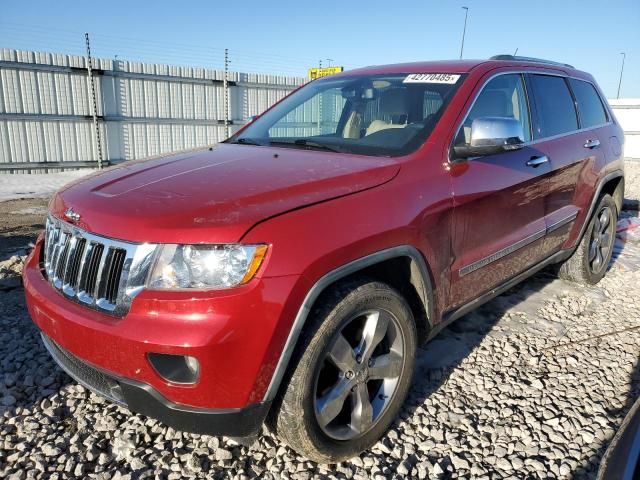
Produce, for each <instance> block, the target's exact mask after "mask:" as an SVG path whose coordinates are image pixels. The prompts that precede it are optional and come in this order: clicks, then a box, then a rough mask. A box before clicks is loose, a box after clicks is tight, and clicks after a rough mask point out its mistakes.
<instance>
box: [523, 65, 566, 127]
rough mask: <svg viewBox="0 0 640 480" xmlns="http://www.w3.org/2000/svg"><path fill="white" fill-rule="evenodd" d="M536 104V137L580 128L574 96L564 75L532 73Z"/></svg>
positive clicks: (532, 88) (531, 79) (531, 80)
mask: <svg viewBox="0 0 640 480" xmlns="http://www.w3.org/2000/svg"><path fill="white" fill-rule="evenodd" d="M529 79H530V82H531V90H532V93H533V97H534V99H535V105H536V113H537V115H536V125H535V128H534V137H535V138H545V137H552V136H554V135H560V134H563V133H568V132H572V131H575V130H577V129H578V117H577V115H576V109H575V105H574V103H573V97H572V96H571V92H570V91H569V87H568V86H567V83H566V81H565V79H564V77H557V76H552V75H531V76H530V77H529Z"/></svg>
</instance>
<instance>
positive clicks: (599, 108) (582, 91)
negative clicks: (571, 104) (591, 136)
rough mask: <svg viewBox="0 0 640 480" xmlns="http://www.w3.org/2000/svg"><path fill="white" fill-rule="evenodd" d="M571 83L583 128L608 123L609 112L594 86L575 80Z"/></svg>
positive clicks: (571, 80)
mask: <svg viewBox="0 0 640 480" xmlns="http://www.w3.org/2000/svg"><path fill="white" fill-rule="evenodd" d="M569 83H570V84H571V89H572V90H573V95H574V96H575V97H576V103H577V104H578V112H579V113H580V123H581V127H582V128H589V127H595V126H597V125H602V124H604V123H607V112H606V111H605V109H604V106H603V105H602V100H600V95H598V92H596V89H595V88H594V86H593V85H591V84H590V83H589V82H583V81H582V80H576V79H575V78H571V79H569Z"/></svg>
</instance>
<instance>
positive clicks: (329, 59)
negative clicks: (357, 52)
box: [325, 58, 333, 67]
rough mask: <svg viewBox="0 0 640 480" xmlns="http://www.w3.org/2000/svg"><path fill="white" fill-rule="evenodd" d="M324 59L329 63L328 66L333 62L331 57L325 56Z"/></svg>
mask: <svg viewBox="0 0 640 480" xmlns="http://www.w3.org/2000/svg"><path fill="white" fill-rule="evenodd" d="M325 60H326V61H327V63H328V64H329V65H328V66H329V67H330V66H331V64H332V63H333V58H325Z"/></svg>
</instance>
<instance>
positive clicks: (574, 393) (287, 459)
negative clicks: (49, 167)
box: [0, 164, 640, 479]
mask: <svg viewBox="0 0 640 480" xmlns="http://www.w3.org/2000/svg"><path fill="white" fill-rule="evenodd" d="M638 165H640V164H638ZM627 175H628V178H629V180H631V178H632V177H633V175H636V177H635V178H638V180H637V183H636V182H634V185H640V168H637V167H636V166H635V165H633V166H632V167H631V169H629V168H628V169H627ZM629 180H628V185H630V184H631V181H629ZM627 192H628V194H627V197H628V199H631V200H634V199H635V200H637V199H639V198H640V188H639V189H638V190H635V191H634V190H633V189H632V188H629V186H628V188H627ZM2 205H3V204H1V203H0V213H2V212H3V207H2ZM18 207H20V208H22V207H21V206H20V205H18V204H16V205H13V206H12V207H11V208H12V209H14V210H20V208H18ZM32 207H34V206H33V205H27V206H25V207H24V208H32ZM636 215H637V213H635V212H633V213H631V212H624V216H625V217H629V218H627V219H626V220H624V219H623V221H622V222H621V223H620V225H621V226H624V225H626V224H628V223H629V222H634V221H637V220H635V219H634V218H631V217H632V216H636ZM0 218H1V219H2V220H1V221H2V222H4V221H5V219H6V215H4V213H2V215H0ZM29 222H30V220H27V222H26V223H27V224H28V223H29ZM0 227H2V225H0ZM1 233H2V232H1V231H0V247H2V243H1V242H3V241H5V243H6V238H5V240H3V238H2V235H1ZM32 233H33V232H31V234H32ZM25 236H26V237H29V234H28V232H27V233H26V234H25ZM621 236H622V237H623V238H624V239H626V241H623V239H622V238H621V239H620V240H619V242H618V248H617V250H616V255H615V258H614V260H613V261H612V266H611V270H610V272H609V273H608V275H607V277H606V278H605V279H604V280H603V281H602V282H601V283H600V284H598V285H597V286H596V287H589V288H585V287H579V286H576V285H574V284H571V283H568V282H564V281H561V280H558V279H555V278H554V277H553V276H552V275H551V274H550V273H549V272H541V273H540V274H538V275H536V276H535V277H533V278H532V279H529V280H528V281H526V282H525V283H524V284H522V285H520V286H518V287H516V288H514V289H512V290H511V291H509V292H507V293H506V294H504V295H502V296H500V297H498V298H496V299H495V300H493V301H492V302H490V303H488V304H486V305H485V306H483V307H482V308H481V309H480V310H478V311H476V312H474V313H472V314H469V315H467V316H466V317H464V318H463V319H461V320H459V321H458V322H456V323H455V324H454V325H453V326H451V327H450V328H448V329H446V330H445V331H443V332H442V334H441V335H439V336H438V337H437V338H436V339H435V340H434V341H432V342H431V343H430V344H429V345H427V346H426V347H424V348H422V349H421V351H420V354H419V358H418V365H419V366H418V369H417V373H416V376H415V380H414V386H413V389H412V391H411V393H410V397H409V399H408V401H407V403H406V406H405V408H404V409H403V411H402V414H401V417H400V419H399V420H398V421H397V422H396V424H395V425H394V427H393V429H392V430H391V431H390V432H389V433H388V434H387V435H386V436H385V437H384V438H383V439H382V441H380V442H379V443H378V444H377V445H376V446H375V447H374V448H373V449H372V450H371V451H369V452H365V453H364V454H362V455H361V456H360V457H358V458H355V459H353V460H351V461H349V462H344V463H341V464H339V465H335V466H322V465H316V464H314V463H312V462H309V461H306V460H305V459H304V458H300V457H298V456H297V455H296V454H295V452H293V451H292V450H290V449H289V448H288V447H286V446H284V445H283V444H281V443H279V442H278V441H277V439H275V438H274V437H272V436H270V435H269V434H265V435H264V436H262V437H261V438H259V439H258V440H257V441H256V442H255V443H254V444H253V445H252V446H251V447H245V446H241V445H238V444H237V443H235V442H234V441H232V440H230V439H226V438H216V437H208V436H202V435H191V434H184V433H180V432H176V431H175V430H173V429H171V428H168V427H165V426H164V425H162V424H160V423H159V422H157V421H155V420H152V419H148V418H145V417H142V416H140V415H132V414H131V413H130V412H129V411H128V410H126V409H123V408H121V407H117V406H115V405H112V404H109V403H108V402H106V401H103V400H102V399H101V398H100V397H98V396H96V395H94V394H92V393H90V392H88V391H87V390H86V389H84V388H83V387H81V386H79V385H77V384H75V383H74V382H73V381H72V380H71V379H70V378H69V377H68V376H66V375H65V374H64V373H63V372H61V371H60V370H59V369H58V368H57V367H56V365H55V364H54V363H53V361H52V360H51V359H50V358H49V356H48V354H47V352H46V351H45V349H44V347H43V346H42V344H41V343H40V340H39V337H38V333H37V331H36V329H35V327H33V325H32V323H31V322H30V320H29V318H28V314H27V312H26V309H25V305H24V299H23V291H22V289H21V288H20V287H19V286H16V285H14V284H5V287H2V285H3V284H2V283H1V282H0V364H1V368H0V477H3V478H32V477H33V478H35V477H49V478H77V477H89V478H104V479H108V478H148V477H160V478H176V479H177V478H183V477H203V478H204V477H207V478H254V477H261V478H299V479H307V478H345V479H347V478H352V477H353V478H359V479H365V478H379V479H383V478H405V477H408V476H411V477H415V478H487V479H489V478H595V472H596V471H597V468H598V464H599V461H600V458H601V456H602V454H603V453H604V450H605V449H606V447H607V445H608V443H609V442H610V440H611V438H612V437H613V435H614V433H615V431H616V429H617V427H618V426H619V424H620V422H621V421H622V419H623V417H624V415H625V413H626V412H627V410H628V409H629V408H630V406H631V405H632V403H633V401H634V400H635V399H636V398H637V397H638V395H639V393H640V367H639V364H638V357H639V356H640V313H639V312H638V308H639V307H640V228H638V229H636V230H635V231H632V232H629V233H628V234H627V235H626V236H625V235H624V234H622V235H621ZM5 237H6V235H5ZM2 258H3V257H0V260H2ZM19 268H20V262H19V258H18V259H16V258H14V259H13V260H11V259H9V260H8V261H5V262H0V277H2V276H3V275H4V276H9V277H10V276H11V275H12V273H11V272H13V271H15V270H19ZM2 272H4V273H2ZM5 280H6V279H5Z"/></svg>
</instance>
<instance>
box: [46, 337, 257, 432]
mask: <svg viewBox="0 0 640 480" xmlns="http://www.w3.org/2000/svg"><path fill="white" fill-rule="evenodd" d="M41 335H42V342H43V343H44V345H45V347H46V348H47V350H48V351H49V353H50V354H51V356H52V357H53V359H54V360H55V361H56V363H57V364H58V365H59V366H60V367H61V368H62V369H63V370H64V371H65V372H67V373H68V374H69V376H70V377H72V378H73V379H75V380H76V381H77V382H78V383H80V384H81V385H84V386H85V387H86V388H88V389H89V390H91V391H93V392H95V393H97V394H98V395H101V396H103V397H105V398H107V399H109V400H111V401H112V402H114V403H117V404H119V405H122V406H125V407H128V408H129V409H131V410H132V411H134V412H138V413H141V414H143V415H147V416H149V417H153V418H157V419H158V420H160V421H161V422H163V423H165V424H167V425H169V426H170V427H173V428H175V429H176V430H184V431H188V432H193V433H203V434H215V435H227V436H233V437H249V436H251V435H254V434H256V433H258V432H259V431H260V429H261V427H262V424H263V423H264V419H265V418H266V416H267V413H268V412H269V407H270V403H268V402H266V403H257V404H253V405H251V406H249V407H246V408H229V409H204V408H189V407H185V406H183V405H178V404H175V403H173V402H171V401H169V400H167V399H166V398H164V397H163V396H162V395H160V394H158V392H156V391H155V390H154V389H153V388H151V387H150V386H149V385H145V384H144V383H140V382H135V381H133V380H128V379H124V378H117V377H114V376H112V375H110V374H109V373H106V372H103V371H101V370H100V369H98V368H95V367H93V366H91V365H89V364H87V363H85V362H83V361H82V360H80V359H79V358H77V357H75V356H74V355H73V354H72V353H70V352H67V351H66V350H64V349H63V348H62V347H60V346H59V345H57V344H56V343H55V342H54V341H53V340H51V339H50V338H49V337H47V336H46V335H45V334H44V333H43V334H41Z"/></svg>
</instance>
